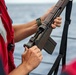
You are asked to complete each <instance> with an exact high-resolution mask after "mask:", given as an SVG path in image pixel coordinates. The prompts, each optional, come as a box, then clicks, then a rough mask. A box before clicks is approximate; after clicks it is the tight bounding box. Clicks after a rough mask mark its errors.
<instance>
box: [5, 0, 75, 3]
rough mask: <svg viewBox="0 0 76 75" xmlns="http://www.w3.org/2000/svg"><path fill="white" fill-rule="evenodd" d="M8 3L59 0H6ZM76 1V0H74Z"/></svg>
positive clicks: (55, 0)
mask: <svg viewBox="0 0 76 75" xmlns="http://www.w3.org/2000/svg"><path fill="white" fill-rule="evenodd" d="M5 1H6V3H51V2H52V3H53V2H57V1H58V0H5ZM74 2H76V0H74Z"/></svg>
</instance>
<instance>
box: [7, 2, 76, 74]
mask: <svg viewBox="0 0 76 75" xmlns="http://www.w3.org/2000/svg"><path fill="white" fill-rule="evenodd" d="M52 5H54V4H7V7H8V12H9V14H10V16H11V18H12V20H13V23H14V24H21V23H27V22H30V21H32V20H34V19H36V18H38V17H40V16H42V15H43V14H44V13H45V12H46V11H47V10H48V9H49V8H50V7H51V6H52ZM75 7H76V3H74V4H73V9H72V15H71V20H72V21H71V24H70V26H69V31H68V37H69V38H68V44H67V63H69V62H70V61H72V59H74V58H76V26H75V25H76V16H75V15H76V8H75ZM64 16H65V11H63V13H62V14H61V17H62V25H61V27H59V28H56V29H54V30H53V32H52V34H51V35H50V36H51V37H52V38H53V39H54V40H55V41H56V42H57V46H56V48H55V50H54V52H53V54H52V55H49V54H48V53H46V52H45V51H44V50H42V54H43V60H42V62H41V64H40V65H39V66H38V68H36V69H35V70H34V71H32V72H31V73H30V75H39V74H41V75H47V73H48V72H49V70H50V68H51V66H52V65H53V63H54V61H55V59H56V57H57V55H58V53H59V48H60V43H61V37H54V36H62V31H63V26H64V25H63V24H64ZM30 37H31V36H30ZM30 37H28V38H26V39H24V40H22V41H20V42H18V43H16V44H15V52H14V58H15V64H16V66H18V65H19V64H20V63H21V54H22V53H23V51H24V48H23V44H24V43H27V42H28V40H29V38H30ZM71 38H72V39H71Z"/></svg>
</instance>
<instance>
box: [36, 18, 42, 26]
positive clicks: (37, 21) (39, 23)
mask: <svg viewBox="0 0 76 75" xmlns="http://www.w3.org/2000/svg"><path fill="white" fill-rule="evenodd" d="M36 24H37V26H38V27H39V26H40V25H42V21H41V18H37V19H36Z"/></svg>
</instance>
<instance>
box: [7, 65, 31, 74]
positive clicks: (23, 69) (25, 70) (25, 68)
mask: <svg viewBox="0 0 76 75" xmlns="http://www.w3.org/2000/svg"><path fill="white" fill-rule="evenodd" d="M29 72H30V71H29V69H28V66H27V65H26V66H25V65H24V64H21V65H19V66H18V67H17V68H16V69H14V70H13V71H12V72H10V73H9V74H8V75H27V74H28V73H29Z"/></svg>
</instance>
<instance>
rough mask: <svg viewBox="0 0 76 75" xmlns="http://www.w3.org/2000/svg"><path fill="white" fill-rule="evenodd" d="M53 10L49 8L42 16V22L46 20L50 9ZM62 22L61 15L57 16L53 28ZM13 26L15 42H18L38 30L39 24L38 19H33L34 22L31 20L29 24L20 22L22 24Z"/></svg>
mask: <svg viewBox="0 0 76 75" xmlns="http://www.w3.org/2000/svg"><path fill="white" fill-rule="evenodd" d="M51 10H52V8H51V9H49V10H48V11H47V12H46V14H44V15H43V16H42V17H41V22H42V21H44V20H45V18H46V17H47V15H48V14H49V13H50V11H51ZM60 24H61V17H57V18H56V19H55V20H54V24H52V27H53V28H56V27H57V26H58V27H59V26H60ZM13 28H14V32H15V33H14V40H15V42H18V41H20V40H22V39H24V38H26V37H28V36H30V35H32V34H33V33H35V32H36V30H37V28H38V26H37V23H36V20H34V21H32V22H29V23H27V24H20V25H13Z"/></svg>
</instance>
